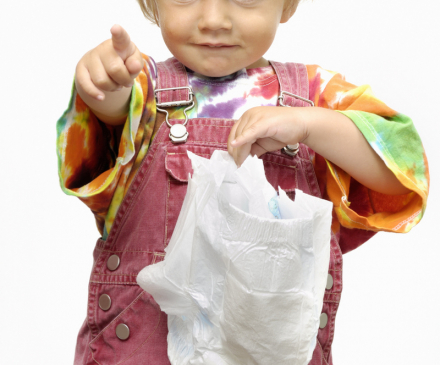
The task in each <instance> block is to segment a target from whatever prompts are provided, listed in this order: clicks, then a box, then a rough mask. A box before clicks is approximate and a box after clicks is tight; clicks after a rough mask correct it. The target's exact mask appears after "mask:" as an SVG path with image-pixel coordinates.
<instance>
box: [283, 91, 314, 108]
mask: <svg viewBox="0 0 440 365" xmlns="http://www.w3.org/2000/svg"><path fill="white" fill-rule="evenodd" d="M284 94H285V95H289V96H291V97H292V98H295V99H299V100H302V101H304V102H306V103H309V104H310V105H311V106H315V103H314V102H313V101H311V100H309V99H305V98H302V97H301V96H299V95H295V94H292V93H289V92H287V91H281V93H280V96H279V97H278V100H279V101H280V105H281V106H286V107H289V105H285V104H284Z"/></svg>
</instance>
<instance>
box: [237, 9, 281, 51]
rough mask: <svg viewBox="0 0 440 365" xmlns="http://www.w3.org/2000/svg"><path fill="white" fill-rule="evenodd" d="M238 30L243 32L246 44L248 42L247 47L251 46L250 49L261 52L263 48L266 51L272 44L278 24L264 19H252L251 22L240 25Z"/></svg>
mask: <svg viewBox="0 0 440 365" xmlns="http://www.w3.org/2000/svg"><path fill="white" fill-rule="evenodd" d="M269 20H271V19H269ZM240 28H241V29H242V31H243V32H242V34H243V38H244V39H245V41H246V42H249V44H248V45H249V46H251V47H252V49H255V50H257V49H258V50H261V49H263V48H267V49H268V48H269V47H270V45H271V44H272V42H273V40H274V38H275V34H276V31H277V28H278V23H277V22H276V21H275V20H274V21H268V19H267V18H265V17H259V18H257V19H253V20H252V21H251V22H246V23H242V26H240Z"/></svg>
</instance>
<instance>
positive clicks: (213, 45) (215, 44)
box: [197, 43, 235, 48]
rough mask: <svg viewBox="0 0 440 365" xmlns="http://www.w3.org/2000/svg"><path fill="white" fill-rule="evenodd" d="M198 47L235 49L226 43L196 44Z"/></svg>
mask: <svg viewBox="0 0 440 365" xmlns="http://www.w3.org/2000/svg"><path fill="white" fill-rule="evenodd" d="M197 45H198V46H204V47H208V48H231V47H235V46H234V45H233V44H226V43H198V44H197Z"/></svg>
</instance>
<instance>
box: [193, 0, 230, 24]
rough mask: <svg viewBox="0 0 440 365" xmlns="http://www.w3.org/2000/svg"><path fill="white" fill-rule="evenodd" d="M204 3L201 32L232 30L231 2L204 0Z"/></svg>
mask: <svg viewBox="0 0 440 365" xmlns="http://www.w3.org/2000/svg"><path fill="white" fill-rule="evenodd" d="M202 3H203V6H202V7H201V14H200V18H199V23H198V28H199V30H201V31H202V30H211V31H218V30H230V29H231V28H232V20H231V18H230V15H231V14H230V11H229V10H230V9H229V6H228V5H229V0H204V1H203V2H202Z"/></svg>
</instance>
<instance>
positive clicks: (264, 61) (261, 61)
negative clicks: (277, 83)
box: [246, 57, 270, 70]
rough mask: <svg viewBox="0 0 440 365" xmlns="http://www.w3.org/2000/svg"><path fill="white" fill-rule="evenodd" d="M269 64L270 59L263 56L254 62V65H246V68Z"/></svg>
mask: <svg viewBox="0 0 440 365" xmlns="http://www.w3.org/2000/svg"><path fill="white" fill-rule="evenodd" d="M269 65H270V63H269V61H268V60H266V59H265V58H263V57H261V58H260V59H259V60H258V61H256V62H254V63H253V64H252V65H249V66H248V67H246V69H247V70H249V69H250V68H258V67H265V66H269Z"/></svg>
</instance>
